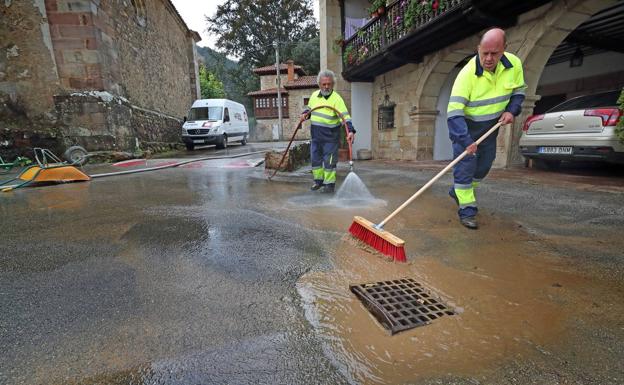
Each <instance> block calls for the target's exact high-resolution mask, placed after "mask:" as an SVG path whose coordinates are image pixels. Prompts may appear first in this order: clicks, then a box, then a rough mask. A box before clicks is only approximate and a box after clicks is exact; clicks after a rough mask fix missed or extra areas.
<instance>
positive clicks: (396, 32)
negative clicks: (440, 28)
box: [342, 0, 467, 70]
mask: <svg viewBox="0 0 624 385" xmlns="http://www.w3.org/2000/svg"><path fill="white" fill-rule="evenodd" d="M465 1H467V0H426V1H423V0H397V1H395V2H393V3H392V4H390V5H388V6H387V7H386V8H385V12H384V14H382V15H380V16H377V17H374V18H373V19H372V20H370V21H369V22H368V23H366V24H365V25H364V26H362V28H360V29H359V30H358V32H357V33H355V34H354V35H353V36H351V37H350V38H349V39H348V40H346V41H345V42H344V43H343V46H342V54H343V64H344V66H343V68H344V69H345V70H348V69H349V68H352V67H355V66H358V65H360V64H362V63H363V62H365V61H366V60H368V59H369V58H371V57H373V56H375V55H377V54H379V53H380V52H383V51H384V49H385V48H386V47H388V46H390V45H392V44H393V43H395V42H397V41H399V40H401V39H402V38H404V37H405V36H408V35H411V34H414V33H418V30H419V29H421V28H423V27H425V26H426V25H427V24H429V23H435V22H436V19H437V18H439V17H440V16H442V15H443V14H445V13H447V12H449V11H451V10H453V9H455V8H457V7H459V6H460V5H461V4H462V3H464V2H465Z"/></svg>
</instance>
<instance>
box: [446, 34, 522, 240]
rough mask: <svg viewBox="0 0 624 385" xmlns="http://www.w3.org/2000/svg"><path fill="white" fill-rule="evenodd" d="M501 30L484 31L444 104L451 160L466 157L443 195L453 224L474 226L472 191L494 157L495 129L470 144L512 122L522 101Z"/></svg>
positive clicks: (518, 69)
mask: <svg viewBox="0 0 624 385" xmlns="http://www.w3.org/2000/svg"><path fill="white" fill-rule="evenodd" d="M505 46H506V42H505V31H503V30H502V29H500V28H492V29H490V30H488V31H487V32H486V33H485V34H484V35H483V37H482V38H481V42H480V43H479V46H478V48H477V51H478V53H477V55H476V56H475V57H474V58H472V59H470V61H469V62H468V63H467V64H466V65H465V66H464V68H462V69H461V71H460V72H459V75H457V78H456V79H455V83H454V84H453V90H452V91H451V98H450V100H449V104H448V110H447V115H448V120H447V122H448V129H449V137H450V138H451V141H452V142H453V158H457V157H458V156H459V155H461V154H462V153H463V152H464V150H466V151H468V155H466V157H465V158H463V159H462V160H461V161H460V162H459V163H457V165H456V166H455V168H454V169H453V177H454V185H453V187H452V188H451V189H450V190H449V195H450V196H451V198H453V199H454V200H455V202H456V203H457V205H458V206H459V210H458V214H459V221H460V223H461V224H462V225H464V226H466V227H467V228H469V229H476V228H478V225H477V219H476V215H477V211H478V209H477V200H476V197H475V188H476V187H478V186H479V183H480V182H481V180H482V179H483V178H485V176H486V175H487V174H488V172H489V171H490V168H491V167H492V163H493V162H494V159H495V158H496V136H497V135H498V130H496V131H495V132H494V133H492V134H491V135H490V136H489V137H488V138H487V139H485V140H484V141H483V142H481V144H479V145H478V146H477V144H476V143H475V141H476V140H477V139H479V138H480V137H481V135H483V134H484V133H485V132H486V131H488V129H490V128H491V127H492V126H494V125H495V124H496V123H498V122H501V123H502V124H503V125H504V124H510V123H513V121H514V117H515V116H518V115H519V114H520V111H521V106H522V102H523V101H524V89H525V88H526V85H525V83H524V74H523V72H522V62H521V61H520V59H519V58H518V57H517V56H515V55H513V54H511V53H508V52H505Z"/></svg>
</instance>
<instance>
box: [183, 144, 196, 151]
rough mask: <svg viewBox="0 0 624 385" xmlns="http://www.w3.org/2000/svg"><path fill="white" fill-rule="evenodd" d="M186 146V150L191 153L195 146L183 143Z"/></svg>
mask: <svg viewBox="0 0 624 385" xmlns="http://www.w3.org/2000/svg"><path fill="white" fill-rule="evenodd" d="M184 144H185V145H186V149H187V150H189V151H193V150H194V149H195V145H194V144H193V143H184Z"/></svg>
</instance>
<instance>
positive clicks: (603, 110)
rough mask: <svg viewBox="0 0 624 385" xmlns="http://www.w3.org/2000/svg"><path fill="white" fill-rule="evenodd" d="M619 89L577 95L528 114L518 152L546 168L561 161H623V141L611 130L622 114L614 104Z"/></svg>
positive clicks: (554, 165) (552, 166) (615, 103)
mask: <svg viewBox="0 0 624 385" xmlns="http://www.w3.org/2000/svg"><path fill="white" fill-rule="evenodd" d="M620 92H621V91H619V90H618V91H609V92H603V93H599V94H594V95H585V96H579V97H577V98H573V99H570V100H566V101H565V102H563V103H561V104H559V105H557V106H555V107H553V108H551V109H550V110H548V111H547V112H546V113H545V114H543V115H533V116H531V117H529V118H528V119H527V120H526V122H525V124H524V127H523V128H522V131H523V132H522V137H521V138H520V152H521V153H522V155H523V156H524V157H525V158H527V159H533V160H534V161H535V162H536V163H540V164H541V165H544V166H547V167H549V168H554V167H556V166H558V165H559V164H560V163H561V161H564V160H565V161H573V160H594V161H595V160H597V161H606V162H613V163H624V144H622V143H620V142H619V141H618V139H617V137H616V136H615V132H614V129H615V125H616V124H617V121H618V120H619V118H620V116H622V111H621V110H619V109H618V107H617V100H618V97H619V96H620Z"/></svg>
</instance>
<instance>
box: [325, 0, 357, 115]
mask: <svg viewBox="0 0 624 385" xmlns="http://www.w3.org/2000/svg"><path fill="white" fill-rule="evenodd" d="M341 1H342V0H319V19H320V23H319V24H320V49H321V70H324V69H330V70H332V71H334V73H335V74H336V84H335V86H334V89H335V90H336V91H338V92H339V93H340V95H341V96H342V98H343V99H344V101H345V104H346V105H347V108H349V111H351V83H349V82H347V81H345V80H344V79H343V78H342V70H343V68H342V53H341V52H339V51H338V50H335V49H333V46H334V42H335V40H336V39H337V38H338V37H339V36H342V35H343V31H342V30H341V28H342V21H341V20H342V14H341V11H340V3H341Z"/></svg>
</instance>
